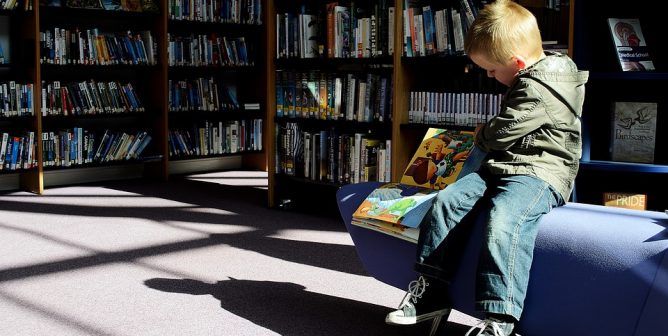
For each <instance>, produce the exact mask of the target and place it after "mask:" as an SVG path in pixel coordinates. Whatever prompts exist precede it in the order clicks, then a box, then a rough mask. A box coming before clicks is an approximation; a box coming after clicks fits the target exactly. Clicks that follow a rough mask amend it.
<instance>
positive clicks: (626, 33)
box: [615, 21, 640, 47]
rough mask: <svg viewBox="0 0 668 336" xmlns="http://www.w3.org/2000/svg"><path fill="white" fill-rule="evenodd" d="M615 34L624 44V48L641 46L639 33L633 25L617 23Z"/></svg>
mask: <svg viewBox="0 0 668 336" xmlns="http://www.w3.org/2000/svg"><path fill="white" fill-rule="evenodd" d="M615 34H617V38H618V39H619V41H620V42H621V43H622V44H621V45H622V46H629V47H637V46H639V45H640V37H638V33H636V30H635V28H633V25H631V24H629V23H627V22H623V21H620V22H617V24H615Z"/></svg>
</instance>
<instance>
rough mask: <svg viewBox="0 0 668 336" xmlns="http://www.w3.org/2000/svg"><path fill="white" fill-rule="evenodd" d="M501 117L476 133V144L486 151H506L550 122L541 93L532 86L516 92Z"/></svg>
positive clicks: (507, 98) (508, 100) (500, 113)
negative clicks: (544, 109)
mask: <svg viewBox="0 0 668 336" xmlns="http://www.w3.org/2000/svg"><path fill="white" fill-rule="evenodd" d="M506 101H507V102H509V104H507V105H506V106H505V108H504V109H503V110H501V111H500V112H499V115H497V116H496V117H494V118H492V119H491V120H490V121H488V122H487V123H486V124H484V125H483V126H482V127H481V128H480V129H479V130H477V132H476V137H475V143H476V144H477V145H478V146H480V147H481V148H482V149H483V150H485V151H486V152H489V151H492V150H506V149H508V148H510V147H512V146H513V144H515V142H517V140H518V139H521V138H522V137H524V136H526V135H528V134H531V133H532V132H534V131H535V130H537V129H538V128H540V127H541V126H542V125H544V124H545V123H546V122H547V121H548V120H547V119H548V117H547V114H546V113H544V111H543V104H542V103H541V98H540V95H539V93H538V92H537V91H536V90H535V89H532V88H530V87H524V88H520V89H515V90H513V92H511V93H509V95H508V97H506Z"/></svg>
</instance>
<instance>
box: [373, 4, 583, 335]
mask: <svg viewBox="0 0 668 336" xmlns="http://www.w3.org/2000/svg"><path fill="white" fill-rule="evenodd" d="M465 50H466V53H467V54H468V56H469V57H470V58H471V60H472V61H473V62H474V63H475V64H476V65H478V66H480V67H481V68H482V69H484V70H485V71H487V76H489V77H493V78H495V79H496V80H497V81H499V82H500V83H502V84H504V85H506V86H508V91H507V92H506V94H505V96H504V99H503V101H502V103H501V110H500V113H499V115H498V116H496V117H494V118H493V119H491V120H490V121H489V122H487V123H486V124H484V125H481V127H479V128H478V129H477V133H476V138H475V141H476V145H477V146H478V147H479V148H480V149H482V150H484V151H486V152H487V156H486V158H485V160H484V161H483V163H482V166H481V167H480V169H479V170H478V171H477V172H474V173H471V174H469V175H466V176H465V177H463V178H461V179H460V180H458V181H457V182H456V183H453V184H451V185H450V186H448V187H447V188H445V189H444V190H441V191H440V192H439V194H438V196H437V197H436V200H435V201H434V204H433V206H432V210H431V213H430V214H429V215H427V216H426V217H425V219H424V220H423V222H422V224H421V226H420V238H419V241H418V255H417V262H416V266H415V268H416V270H417V271H418V272H419V273H420V274H421V276H420V277H419V278H418V280H415V281H412V282H411V283H410V284H409V292H408V293H407V294H406V297H404V300H403V301H402V302H401V304H400V306H399V309H398V310H396V311H393V312H391V313H389V314H388V315H387V317H386V319H385V320H386V322H387V323H390V324H402V325H406V324H414V323H417V322H420V321H424V320H429V319H434V323H433V325H432V333H433V332H435V330H436V328H437V327H438V323H439V322H440V320H441V317H443V316H446V318H447V315H448V314H449V313H450V309H449V307H450V304H449V302H448V296H447V284H448V281H449V280H450V278H451V277H452V274H453V272H454V268H455V267H456V261H453V260H451V259H452V257H453V255H455V253H452V252H451V250H452V249H453V247H452V246H454V245H453V244H457V243H461V241H462V240H461V239H458V238H453V236H454V235H449V234H450V233H453V232H454V231H453V232H451V230H453V229H454V228H455V226H457V224H459V223H460V222H464V223H466V222H467V219H470V218H475V217H477V216H478V215H479V214H481V215H485V219H486V222H487V226H486V228H485V231H484V232H485V234H484V235H483V242H482V244H483V245H482V247H481V253H480V259H479V260H478V265H477V273H476V287H475V288H476V302H475V306H476V309H477V310H479V311H481V312H482V313H484V315H485V320H484V321H482V322H481V324H480V325H479V326H474V327H473V328H472V329H471V330H469V332H468V333H467V335H468V334H472V333H473V332H475V331H476V330H477V329H480V330H479V331H478V333H477V334H476V335H495V336H497V335H510V334H512V332H513V328H514V324H515V323H516V322H517V321H519V319H520V316H521V315H522V309H523V308H524V298H525V296H526V290H527V285H528V282H529V270H530V267H531V262H532V259H533V249H534V243H535V239H536V234H537V230H538V222H539V220H540V218H541V216H543V215H544V214H546V213H548V212H549V211H550V210H551V209H553V208H554V207H557V206H561V205H563V204H564V203H565V201H566V200H568V198H569V197H570V194H571V191H572V189H573V181H574V179H575V175H576V174H577V172H578V163H579V159H580V154H581V139H580V119H579V118H580V115H581V112H582V103H583V101H584V84H585V83H586V81H587V78H588V73H587V72H586V71H578V69H577V67H576V65H575V64H574V63H573V61H572V60H571V59H570V58H568V56H565V55H561V54H557V53H550V52H544V51H543V48H542V41H541V36H540V31H539V29H538V25H537V22H536V19H535V17H534V16H533V15H532V14H531V12H529V11H528V10H527V9H525V8H524V7H522V6H520V5H518V4H517V3H515V2H512V1H510V0H496V1H494V2H492V3H490V4H488V5H486V6H485V7H484V8H483V9H482V10H481V11H480V13H479V15H478V17H477V18H476V19H475V22H473V24H472V25H471V27H470V28H469V30H468V32H467V35H466V39H465ZM474 206H475V208H476V209H478V210H479V211H480V212H477V211H478V210H476V212H475V213H476V214H475V215H474V214H473V212H471V214H472V215H471V216H467V215H468V214H469V212H470V211H471V210H472V209H473V208H474ZM457 231H459V230H457ZM446 249H448V252H447V253H446V252H445V251H446ZM455 249H457V251H460V249H459V247H457V248H455ZM446 258H448V260H446Z"/></svg>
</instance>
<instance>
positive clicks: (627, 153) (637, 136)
mask: <svg viewBox="0 0 668 336" xmlns="http://www.w3.org/2000/svg"><path fill="white" fill-rule="evenodd" d="M657 105H658V104H657V103H652V102H614V103H613V108H612V109H613V117H612V122H613V124H612V139H611V141H610V150H611V159H612V160H613V161H625V162H638V163H654V147H655V145H656V118H657Z"/></svg>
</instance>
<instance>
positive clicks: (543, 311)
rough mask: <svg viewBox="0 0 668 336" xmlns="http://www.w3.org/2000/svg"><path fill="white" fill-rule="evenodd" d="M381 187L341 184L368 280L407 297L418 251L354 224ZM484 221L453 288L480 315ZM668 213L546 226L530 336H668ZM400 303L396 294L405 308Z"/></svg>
mask: <svg viewBox="0 0 668 336" xmlns="http://www.w3.org/2000/svg"><path fill="white" fill-rule="evenodd" d="M379 185H380V183H378V182H366V183H359V184H350V185H345V186H343V187H341V188H340V189H339V190H338V192H337V201H338V205H339V210H340V212H341V217H342V219H343V221H344V223H345V225H346V228H347V230H348V232H349V233H350V235H351V237H352V240H353V243H354V244H355V248H356V250H357V254H358V256H359V258H360V260H361V263H362V264H363V266H364V268H365V270H366V271H367V272H368V274H369V275H370V276H372V277H374V278H375V279H377V280H379V281H381V282H384V283H386V284H388V285H391V286H394V287H397V288H400V289H403V290H405V289H406V288H407V285H408V283H409V282H410V281H411V280H414V279H415V278H416V277H417V275H416V273H415V271H414V270H413V264H414V262H415V251H416V245H415V244H413V243H411V242H408V241H405V240H403V239H399V238H395V237H392V236H389V235H386V234H383V233H379V232H376V231H372V230H368V229H365V228H361V227H358V226H354V225H351V224H350V221H351V218H352V213H353V212H354V211H355V209H356V208H357V206H358V205H359V204H361V203H362V200H363V199H364V198H365V197H366V196H367V195H368V194H369V193H370V192H371V191H372V190H373V189H374V188H376V187H377V186H379ZM481 228H482V221H477V223H475V228H474V231H473V234H472V235H471V237H470V238H469V242H467V244H466V249H465V251H464V256H463V258H464V259H462V263H461V267H460V268H459V270H458V273H457V274H456V276H455V278H454V279H453V281H452V285H451V288H450V294H451V296H452V300H453V308H455V309H456V310H458V311H460V312H463V313H466V314H469V315H472V316H476V317H481V316H480V315H479V313H477V312H476V311H475V310H474V284H475V281H474V279H475V267H476V261H477V255H478V251H479V246H480V236H481V232H482V231H481ZM666 251H668V215H666V214H664V213H660V212H652V211H636V210H627V209H619V208H610V207H604V206H598V205H588V204H578V203H569V204H567V205H565V206H563V207H560V208H557V209H554V210H553V211H552V212H550V213H549V214H547V215H546V216H545V217H543V219H542V220H541V223H540V230H539V234H538V237H537V240H536V248H535V253H534V263H533V265H532V268H531V275H530V280H529V288H528V292H527V297H526V301H525V310H524V313H523V315H522V319H521V321H520V323H519V324H518V326H517V330H516V331H517V332H518V333H520V334H521V335H523V336H564V335H574V336H579V335H583V336H584V335H586V336H598V335H605V336H659V335H661V336H663V335H668V321H666V320H667V319H668V252H666ZM400 300H401V298H400V297H397V303H398V302H399V301H400Z"/></svg>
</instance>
